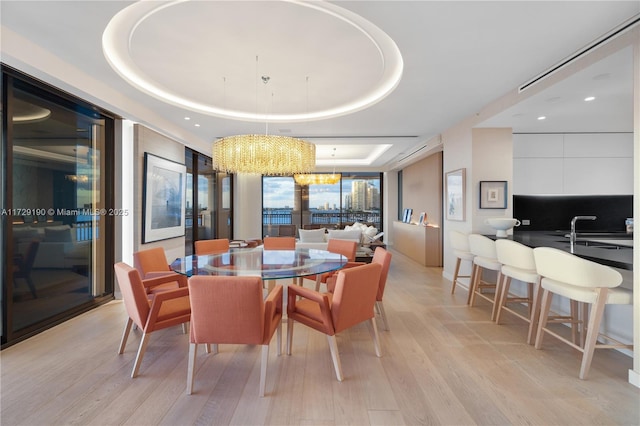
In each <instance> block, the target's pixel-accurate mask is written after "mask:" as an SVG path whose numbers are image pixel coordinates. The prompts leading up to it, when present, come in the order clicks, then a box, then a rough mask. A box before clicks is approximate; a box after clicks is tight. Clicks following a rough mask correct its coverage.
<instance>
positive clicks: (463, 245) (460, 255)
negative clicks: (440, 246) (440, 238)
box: [449, 231, 473, 294]
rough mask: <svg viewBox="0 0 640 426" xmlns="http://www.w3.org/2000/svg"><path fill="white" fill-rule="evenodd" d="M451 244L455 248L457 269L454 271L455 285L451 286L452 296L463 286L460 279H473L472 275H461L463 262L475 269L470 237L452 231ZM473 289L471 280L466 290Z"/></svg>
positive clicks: (450, 234) (450, 235)
mask: <svg viewBox="0 0 640 426" xmlns="http://www.w3.org/2000/svg"><path fill="white" fill-rule="evenodd" d="M449 242H450V243H451V247H452V248H453V254H454V255H455V256H456V268H455V270H454V271H453V283H452V284H451V294H453V293H454V292H455V291H456V285H461V284H462V283H461V282H460V281H459V279H460V278H471V275H460V265H461V264H462V261H463V260H464V261H468V262H470V264H471V267H472V268H473V253H471V251H470V250H469V236H468V235H467V234H465V233H463V232H459V231H450V232H449ZM462 287H464V286H462ZM470 288H471V279H469V286H468V288H466V290H469V289H470Z"/></svg>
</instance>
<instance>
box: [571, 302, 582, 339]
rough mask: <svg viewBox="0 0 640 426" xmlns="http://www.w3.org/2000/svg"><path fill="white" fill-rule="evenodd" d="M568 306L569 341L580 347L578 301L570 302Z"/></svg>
mask: <svg viewBox="0 0 640 426" xmlns="http://www.w3.org/2000/svg"><path fill="white" fill-rule="evenodd" d="M569 306H570V307H571V308H570V309H571V341H572V342H573V344H574V345H576V346H580V343H579V342H578V338H579V333H580V313H579V310H578V309H579V308H578V301H576V300H570V301H569Z"/></svg>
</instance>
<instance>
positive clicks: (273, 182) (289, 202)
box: [262, 174, 380, 209]
mask: <svg viewBox="0 0 640 426" xmlns="http://www.w3.org/2000/svg"><path fill="white" fill-rule="evenodd" d="M375 175H376V177H375V178H373V179H372V178H371V177H369V176H363V177H360V176H358V177H355V178H343V179H342V196H343V199H342V204H343V208H344V207H345V204H347V202H348V201H347V200H346V199H350V198H351V194H352V188H353V183H354V182H357V181H366V183H367V186H369V187H372V188H374V189H375V191H376V193H377V194H379V193H380V179H379V178H378V174H375ZM294 191H295V184H294V181H293V178H292V177H290V176H274V177H265V178H263V200H262V203H263V208H271V209H277V208H293V207H294V205H295V199H294ZM327 206H328V208H329V209H333V208H336V209H339V208H340V185H339V184H334V185H311V186H310V188H309V208H310V209H325V208H326V207H327Z"/></svg>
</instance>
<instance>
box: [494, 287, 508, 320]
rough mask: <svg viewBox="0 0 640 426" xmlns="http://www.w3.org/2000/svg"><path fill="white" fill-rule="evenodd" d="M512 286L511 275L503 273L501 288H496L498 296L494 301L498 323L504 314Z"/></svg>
mask: <svg viewBox="0 0 640 426" xmlns="http://www.w3.org/2000/svg"><path fill="white" fill-rule="evenodd" d="M510 287H511V277H507V276H506V275H503V276H502V284H501V285H500V290H499V291H498V290H496V297H495V300H494V302H493V306H494V311H495V321H496V324H500V317H501V316H502V308H503V307H504V306H505V305H506V303H507V298H508V297H509V288H510Z"/></svg>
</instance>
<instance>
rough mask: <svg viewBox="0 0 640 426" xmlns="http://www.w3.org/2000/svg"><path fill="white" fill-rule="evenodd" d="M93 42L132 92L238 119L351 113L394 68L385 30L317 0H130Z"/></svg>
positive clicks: (398, 68)
mask: <svg viewBox="0 0 640 426" xmlns="http://www.w3.org/2000/svg"><path fill="white" fill-rule="evenodd" d="M102 47H103V51H104V55H105V57H106V58H107V60H108V62H109V63H110V65H111V66H112V67H113V69H114V70H115V71H116V72H117V73H118V74H119V75H120V76H121V77H122V78H124V79H125V80H126V81H128V82H129V83H130V84H131V85H133V86H134V87H136V88H138V89H139V90H142V91H144V92H145V93H147V94H149V95H151V96H154V97H156V98H158V99H161V100H163V101H165V102H167V103H170V104H173V105H176V106H180V107H183V108H185V109H188V110H191V111H195V112H200V113H204V114H208V115H212V116H217V117H223V118H231V119H236V120H244V121H271V122H300V121H313V120H320V119H324V118H330V117H337V116H342V115H346V114H349V113H352V112H355V111H359V110H362V109H365V108H367V107H369V106H371V105H373V104H375V103H376V102H378V101H380V100H382V99H383V98H384V97H386V96H387V95H389V94H390V93H391V92H392V91H393V90H394V89H395V88H396V86H397V85H398V83H399V82H400V79H401V77H402V69H403V62H402V55H401V54H400V51H399V49H398V47H397V46H396V44H395V42H394V41H393V40H392V39H391V38H390V37H389V36H388V35H387V34H385V33H384V32H383V31H382V30H380V29H379V28H378V27H376V26H375V25H373V24H372V23H371V22H369V21H367V20H365V19H364V18H362V17H360V16H358V15H356V14H354V13H353V12H350V11H348V10H346V9H343V8H341V7H339V6H336V5H334V4H331V3H326V2H298V1H268V2H267V1H256V2H247V1H238V2H231V1H184V0H183V1H174V2H168V3H165V2H155V1H152V2H146V1H142V2H136V3H134V4H132V5H130V6H128V7H126V8H125V9H123V10H122V11H120V12H119V13H118V14H116V15H115V16H114V17H113V19H112V20H111V21H110V22H109V24H108V25H107V27H106V29H105V31H104V33H103V37H102ZM263 76H266V77H269V78H268V83H266V84H265V83H263V80H264V79H263V78H262V77H263Z"/></svg>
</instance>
